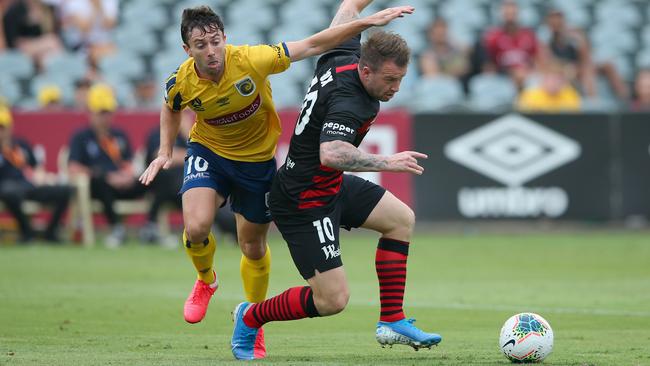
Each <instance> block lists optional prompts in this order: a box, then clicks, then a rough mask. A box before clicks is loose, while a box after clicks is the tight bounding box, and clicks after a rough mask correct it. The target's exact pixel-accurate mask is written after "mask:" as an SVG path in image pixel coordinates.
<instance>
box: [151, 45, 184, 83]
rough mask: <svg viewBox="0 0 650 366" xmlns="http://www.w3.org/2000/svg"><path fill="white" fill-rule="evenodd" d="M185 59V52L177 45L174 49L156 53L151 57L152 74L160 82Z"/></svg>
mask: <svg viewBox="0 0 650 366" xmlns="http://www.w3.org/2000/svg"><path fill="white" fill-rule="evenodd" d="M185 60H187V54H186V53H185V52H184V51H183V50H182V49H181V48H180V46H178V47H177V48H176V49H172V50H169V49H168V50H166V51H164V52H161V53H159V54H157V55H156V57H155V58H154V59H153V74H154V76H155V77H156V80H158V81H160V82H161V83H162V82H163V81H164V80H166V79H167V78H168V77H169V75H171V74H172V73H173V72H174V70H176V69H177V68H178V67H179V66H180V65H181V64H182V63H183V62H184V61H185Z"/></svg>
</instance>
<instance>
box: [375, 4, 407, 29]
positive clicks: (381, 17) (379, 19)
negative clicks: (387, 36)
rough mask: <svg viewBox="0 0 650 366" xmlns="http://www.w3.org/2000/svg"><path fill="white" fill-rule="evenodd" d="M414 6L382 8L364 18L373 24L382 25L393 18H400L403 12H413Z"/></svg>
mask: <svg viewBox="0 0 650 366" xmlns="http://www.w3.org/2000/svg"><path fill="white" fill-rule="evenodd" d="M414 11H415V8H414V7H412V6H410V5H406V6H396V7H394V8H388V9H384V10H382V11H380V12H377V13H375V14H373V15H369V16H368V17H367V18H366V19H368V20H369V21H370V24H372V25H374V26H382V25H386V24H388V23H390V22H391V21H392V20H393V19H395V18H401V17H403V16H404V15H405V14H413V12H414Z"/></svg>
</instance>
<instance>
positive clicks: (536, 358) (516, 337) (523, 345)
mask: <svg viewBox="0 0 650 366" xmlns="http://www.w3.org/2000/svg"><path fill="white" fill-rule="evenodd" d="M499 347H501V351H502V352H503V354H504V355H506V357H507V358H508V359H509V360H510V361H512V362H540V361H542V360H543V359H545V358H546V357H547V356H548V355H549V354H550V353H551V351H553V329H551V326H550V325H549V324H548V322H547V321H546V320H545V319H544V318H542V317H541V316H539V315H537V314H534V313H520V314H516V315H513V316H511V317H510V319H508V320H506V322H505V324H503V328H501V335H500V336H499Z"/></svg>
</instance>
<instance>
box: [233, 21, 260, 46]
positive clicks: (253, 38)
mask: <svg viewBox="0 0 650 366" xmlns="http://www.w3.org/2000/svg"><path fill="white" fill-rule="evenodd" d="M225 33H226V37H227V42H228V43H230V44H234V45H244V44H248V45H258V44H265V43H267V40H266V39H265V38H264V36H263V35H264V34H263V33H262V32H261V31H260V30H259V29H256V28H254V27H249V26H247V25H237V23H235V24H234V26H228V25H226V29H225Z"/></svg>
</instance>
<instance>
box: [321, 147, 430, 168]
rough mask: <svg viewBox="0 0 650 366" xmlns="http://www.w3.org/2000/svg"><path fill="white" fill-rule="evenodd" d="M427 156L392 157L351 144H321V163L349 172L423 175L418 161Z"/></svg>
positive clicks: (414, 153) (408, 153)
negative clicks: (364, 150)
mask: <svg viewBox="0 0 650 366" xmlns="http://www.w3.org/2000/svg"><path fill="white" fill-rule="evenodd" d="M426 158H427V155H426V154H422V153H419V152H417V151H402V152H399V153H397V154H393V155H390V156H385V155H377V154H368V153H365V152H363V151H361V150H359V149H358V148H356V147H355V146H354V145H352V144H351V143H349V142H345V141H327V142H323V143H322V144H320V161H321V164H323V165H324V166H326V167H329V168H334V169H338V170H343V171H348V172H380V171H384V172H407V173H413V174H417V175H421V174H422V173H423V172H424V168H423V167H422V166H420V165H419V164H418V160H417V159H426Z"/></svg>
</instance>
